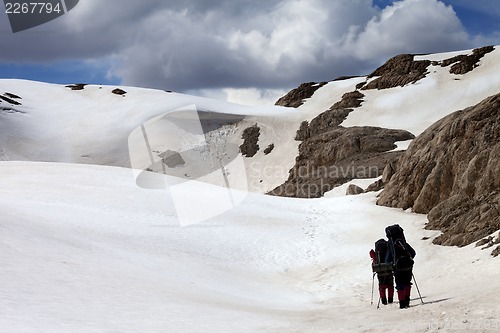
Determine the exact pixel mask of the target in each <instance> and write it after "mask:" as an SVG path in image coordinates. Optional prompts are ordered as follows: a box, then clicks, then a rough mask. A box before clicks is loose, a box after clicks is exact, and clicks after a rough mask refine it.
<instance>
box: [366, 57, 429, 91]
mask: <svg viewBox="0 0 500 333" xmlns="http://www.w3.org/2000/svg"><path fill="white" fill-rule="evenodd" d="M430 64H431V61H430V60H419V61H415V60H414V56H413V55H412V54H401V55H398V56H395V57H393V58H391V59H389V60H388V61H387V62H386V63H385V64H384V65H382V66H380V67H379V68H377V69H376V70H375V71H374V72H373V73H371V74H370V75H368V78H372V77H377V76H378V78H376V79H375V80H373V81H371V82H369V83H368V84H366V85H364V86H363V88H361V89H362V90H367V89H388V88H395V87H399V86H401V87H402V86H404V85H406V84H409V83H415V82H417V81H418V80H421V79H423V78H424V77H425V76H426V75H427V74H428V71H427V67H429V65H430Z"/></svg>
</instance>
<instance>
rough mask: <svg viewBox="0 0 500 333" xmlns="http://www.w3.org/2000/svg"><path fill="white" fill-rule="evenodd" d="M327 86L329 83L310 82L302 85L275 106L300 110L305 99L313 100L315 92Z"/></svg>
mask: <svg viewBox="0 0 500 333" xmlns="http://www.w3.org/2000/svg"><path fill="white" fill-rule="evenodd" d="M325 84H327V82H320V83H317V82H308V83H302V84H301V85H300V86H298V87H297V88H295V89H293V90H291V91H290V92H289V93H288V94H286V95H285V96H283V97H281V98H280V99H278V101H277V102H276V103H275V105H280V106H287V107H291V108H298V107H299V106H301V105H302V104H303V103H304V99H306V98H311V97H312V95H314V92H315V91H316V90H318V89H319V88H321V87H322V86H324V85H325Z"/></svg>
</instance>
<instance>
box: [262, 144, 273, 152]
mask: <svg viewBox="0 0 500 333" xmlns="http://www.w3.org/2000/svg"><path fill="white" fill-rule="evenodd" d="M273 149H274V143H271V144H270V145H269V146H267V148H266V149H264V154H266V155H268V154H270V153H271V152H272V151H273Z"/></svg>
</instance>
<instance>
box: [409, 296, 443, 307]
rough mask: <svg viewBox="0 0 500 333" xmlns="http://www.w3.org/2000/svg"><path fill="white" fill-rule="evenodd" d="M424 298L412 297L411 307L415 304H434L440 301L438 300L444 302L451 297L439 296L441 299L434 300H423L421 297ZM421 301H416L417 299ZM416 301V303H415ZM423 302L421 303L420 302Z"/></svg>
mask: <svg viewBox="0 0 500 333" xmlns="http://www.w3.org/2000/svg"><path fill="white" fill-rule="evenodd" d="M424 298H426V297H425V296H424V297H422V300H421V299H420V297H417V298H414V299H412V301H413V304H412V307H415V306H419V305H427V304H434V303H440V302H445V301H447V300H450V299H451V297H448V298H441V299H437V300H434V301H424V300H423V299H424ZM419 300H420V301H421V302H418V301H419ZM417 302H418V303H417ZM422 302H423V303H422Z"/></svg>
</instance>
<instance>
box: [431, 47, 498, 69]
mask: <svg viewBox="0 0 500 333" xmlns="http://www.w3.org/2000/svg"><path fill="white" fill-rule="evenodd" d="M493 50H495V48H494V47H493V46H485V47H481V48H478V49H474V50H472V54H471V55H465V54H461V55H458V56H455V57H452V58H449V59H446V60H443V61H442V62H441V63H440V65H441V66H442V67H447V66H449V65H451V64H454V65H453V66H451V68H450V73H451V74H457V75H461V74H466V73H468V72H470V71H472V70H473V69H474V68H476V67H477V66H479V65H478V62H479V60H481V58H482V57H484V55H485V54H487V53H490V52H492V51H493ZM433 64H434V63H433ZM435 64H436V65H437V64H439V63H435Z"/></svg>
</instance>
